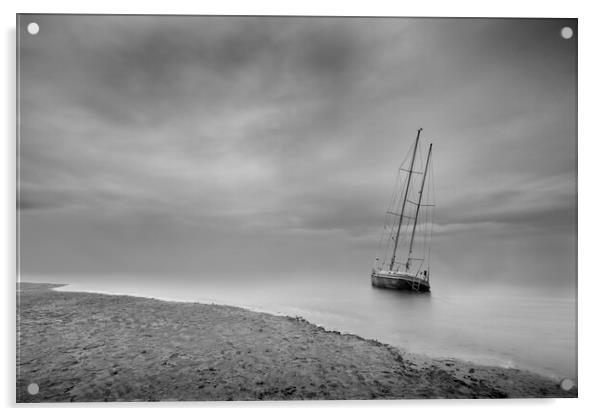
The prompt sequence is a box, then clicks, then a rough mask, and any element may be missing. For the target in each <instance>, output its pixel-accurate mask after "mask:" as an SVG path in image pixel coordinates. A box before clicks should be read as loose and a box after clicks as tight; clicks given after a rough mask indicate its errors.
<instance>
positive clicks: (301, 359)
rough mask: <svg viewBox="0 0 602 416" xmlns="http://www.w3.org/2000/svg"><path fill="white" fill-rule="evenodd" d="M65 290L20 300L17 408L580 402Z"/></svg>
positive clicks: (481, 375) (274, 331)
mask: <svg viewBox="0 0 602 416" xmlns="http://www.w3.org/2000/svg"><path fill="white" fill-rule="evenodd" d="M59 286H61V285H59V284H56V285H52V284H33V283H21V285H20V287H19V288H18V289H19V292H18V305H19V307H20V310H19V314H18V315H17V386H16V387H17V394H16V396H17V402H70V401H74V402H92V401H174V400H194V401H204V400H323V399H326V400H341V399H428V398H519V397H576V396H577V390H576V389H575V388H573V389H572V390H571V391H568V392H565V391H563V390H561V389H560V387H559V383H558V380H552V379H549V378H545V377H543V376H540V375H537V374H534V373H530V372H527V371H521V370H517V369H505V368H497V367H487V366H480V365H475V364H472V363H470V362H462V361H459V360H454V359H445V360H444V359H429V358H426V357H423V356H419V355H415V354H411V353H408V352H405V351H401V350H399V349H397V348H394V347H391V346H389V345H386V344H383V343H380V342H378V341H375V340H366V339H363V338H361V337H358V336H355V335H349V334H341V333H339V332H337V331H327V330H325V329H324V328H322V327H319V326H316V325H313V324H311V323H309V322H307V321H305V320H304V319H302V318H291V317H283V316H275V315H270V314H266V313H258V312H252V311H249V310H245V309H242V308H236V307H230V306H220V305H210V304H199V303H183V302H166V301H160V300H155V299H149V298H141V297H132V296H113V295H102V294H95V293H75V292H59V291H53V290H52V288H55V287H59ZM31 383H36V384H37V385H38V386H39V392H38V393H37V394H30V393H28V386H29V385H30V384H31Z"/></svg>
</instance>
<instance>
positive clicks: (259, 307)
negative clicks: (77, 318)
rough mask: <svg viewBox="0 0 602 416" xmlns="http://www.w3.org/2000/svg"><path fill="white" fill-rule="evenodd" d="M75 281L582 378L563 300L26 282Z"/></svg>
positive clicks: (250, 285) (293, 279) (115, 280)
mask: <svg viewBox="0 0 602 416" xmlns="http://www.w3.org/2000/svg"><path fill="white" fill-rule="evenodd" d="M21 281H31V282H54V283H67V284H68V286H66V287H63V288H60V289H59V290H67V291H91V292H100V293H109V294H128V295H135V296H146V297H153V298H158V299H164V300H174V301H195V302H203V303H217V304H226V305H234V306H241V307H245V308H249V309H252V310H256V311H262V312H270V313H274V314H282V315H289V316H301V317H303V318H305V319H307V320H308V321H310V322H312V323H315V324H318V325H321V326H323V327H325V328H326V329H330V330H338V331H341V332H346V333H353V334H357V335H360V336H362V337H365V338H372V339H377V340H379V341H382V342H385V343H388V344H391V345H394V346H396V347H400V348H403V349H405V350H407V351H410V352H412V353H418V354H425V355H428V356H431V357H437V358H439V357H445V358H459V359H463V360H469V361H473V362H475V363H478V364H488V365H497V366H503V367H510V368H522V369H527V370H531V371H535V372H538V373H540V374H544V375H547V376H552V377H558V378H561V377H569V378H572V379H574V380H575V379H576V378H577V374H576V373H577V323H576V322H577V311H576V306H577V305H576V299H575V297H574V296H569V295H568V294H564V293H560V294H558V293H552V294H551V293H539V292H538V291H536V290H529V291H527V290H518V289H516V288H514V289H510V288H504V287H500V286H497V287H492V286H487V287H486V286H481V287H474V286H469V285H449V284H448V285H447V286H445V285H444V283H440V284H438V282H437V280H436V279H433V281H432V282H431V285H432V293H430V294H416V293H404V292H397V291H392V290H387V289H377V288H373V287H372V286H371V284H370V278H369V275H368V273H366V274H365V275H362V276H360V275H357V276H350V277H349V278H344V277H337V278H336V279H335V278H331V277H330V276H318V277H316V276H312V277H311V278H310V277H307V276H286V277H285V276H279V277H265V276H262V277H259V278H248V279H247V278H244V277H241V276H240V275H239V276H236V277H232V278H229V277H227V276H225V277H222V278H220V279H219V280H216V279H211V280H209V279H207V280H203V279H202V278H191V277H190V276H187V277H178V276H167V277H158V276H153V277H148V278H144V277H141V276H95V277H94V278H93V279H92V278H90V277H89V276H88V277H86V278H82V277H79V278H78V277H77V276H65V277H58V276H29V277H27V276H22V277H21Z"/></svg>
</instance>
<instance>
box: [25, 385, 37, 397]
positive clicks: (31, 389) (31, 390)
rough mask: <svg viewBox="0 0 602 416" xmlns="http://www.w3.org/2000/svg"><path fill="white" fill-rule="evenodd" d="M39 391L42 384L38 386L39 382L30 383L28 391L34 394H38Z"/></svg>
mask: <svg viewBox="0 0 602 416" xmlns="http://www.w3.org/2000/svg"><path fill="white" fill-rule="evenodd" d="M39 391H40V386H38V383H30V384H29V386H27V393H29V394H31V395H32V396H33V395H35V394H38V392H39Z"/></svg>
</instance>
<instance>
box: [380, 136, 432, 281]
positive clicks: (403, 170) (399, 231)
mask: <svg viewBox="0 0 602 416" xmlns="http://www.w3.org/2000/svg"><path fill="white" fill-rule="evenodd" d="M421 133H422V128H420V129H418V133H417V135H416V139H415V141H414V146H413V147H412V148H411V149H410V152H409V153H408V155H407V156H406V159H405V160H404V161H403V162H402V164H401V166H400V168H399V170H398V175H397V180H396V186H395V190H394V192H393V196H392V198H391V202H390V204H389V209H388V210H387V214H386V216H385V227H384V231H383V233H382V237H381V241H380V250H381V252H382V256H381V257H380V258H376V261H375V264H374V266H373V267H372V273H371V280H372V286H375V287H379V288H387V289H396V290H406V291H414V292H430V290H431V286H430V277H431V273H430V240H431V237H432V228H433V227H432V224H433V209H434V206H435V205H434V185H433V178H432V176H433V175H432V160H431V158H432V150H433V144H432V143H430V144H429V146H428V153H427V155H426V161H424V160H423V157H422V149H421V147H420V134H421ZM410 154H411V158H410V163H409V166H408V165H407V164H406V162H407V160H408V158H409V156H410Z"/></svg>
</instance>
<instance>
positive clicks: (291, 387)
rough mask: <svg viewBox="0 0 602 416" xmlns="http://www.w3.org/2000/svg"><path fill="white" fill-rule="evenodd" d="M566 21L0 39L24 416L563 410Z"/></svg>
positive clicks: (132, 30) (218, 21)
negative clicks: (151, 406) (239, 405)
mask: <svg viewBox="0 0 602 416" xmlns="http://www.w3.org/2000/svg"><path fill="white" fill-rule="evenodd" d="M576 88H577V20H576V19H530V18H527V19H490V18H410V17H382V18H378V17H370V18H368V17H353V18H352V17H309V16H304V17H302V16H155V15H60V14H56V15H48V14H41V15H32V14H21V15H18V16H17V95H18V97H17V107H18V108H17V133H18V137H17V150H18V152H17V153H18V154H17V170H18V172H17V181H18V183H17V193H18V195H17V199H18V210H17V221H18V240H17V247H18V259H17V260H18V275H17V357H16V367H17V380H16V389H17V390H16V397H17V401H18V402H96V401H225V400H235V401H242V400H345V399H431V398H447V399H456V398H458V399H460V398H518V397H531V398H540V397H576V396H577V385H578V383H577V347H576V346H577V313H576V310H577V290H576V287H577V270H576V268H577V182H576V181H577V115H576V110H577V89H576Z"/></svg>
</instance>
